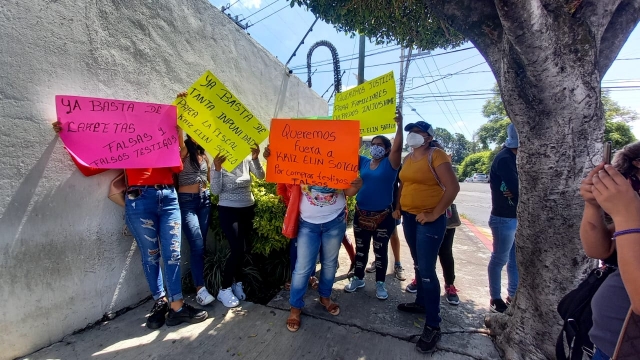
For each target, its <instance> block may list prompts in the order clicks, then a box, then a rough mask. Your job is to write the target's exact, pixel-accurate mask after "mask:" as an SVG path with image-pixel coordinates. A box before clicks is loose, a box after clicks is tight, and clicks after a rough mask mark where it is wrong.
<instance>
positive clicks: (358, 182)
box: [344, 178, 362, 196]
mask: <svg viewBox="0 0 640 360" xmlns="http://www.w3.org/2000/svg"><path fill="white" fill-rule="evenodd" d="M361 187H362V179H361V178H356V179H355V180H353V181H352V182H351V187H350V188H348V189H345V190H344V195H345V196H356V195H357V194H358V191H360V188H361Z"/></svg>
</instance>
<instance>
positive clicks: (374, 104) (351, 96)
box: [333, 71, 396, 136]
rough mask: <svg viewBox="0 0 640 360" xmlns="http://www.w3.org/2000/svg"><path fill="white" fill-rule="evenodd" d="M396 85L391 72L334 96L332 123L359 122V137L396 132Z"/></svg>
mask: <svg viewBox="0 0 640 360" xmlns="http://www.w3.org/2000/svg"><path fill="white" fill-rule="evenodd" d="M395 113H396V81H395V78H394V77H393V71H391V72H389V73H387V74H384V75H382V76H379V77H377V78H375V79H373V80H369V81H367V82H365V83H363V84H361V85H358V86H356V87H354V88H353V89H349V90H347V91H345V92H342V93H339V94H336V101H335V103H334V105H333V119H335V120H360V136H366V135H377V134H388V133H392V132H395V131H396V123H395V121H394V120H393V118H394V117H395Z"/></svg>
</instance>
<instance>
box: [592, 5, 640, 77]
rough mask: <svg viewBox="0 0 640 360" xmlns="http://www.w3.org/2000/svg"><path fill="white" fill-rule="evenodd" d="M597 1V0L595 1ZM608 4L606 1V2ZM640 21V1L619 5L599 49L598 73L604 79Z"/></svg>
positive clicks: (604, 33)
mask: <svg viewBox="0 0 640 360" xmlns="http://www.w3.org/2000/svg"><path fill="white" fill-rule="evenodd" d="M594 1H595V0H594ZM605 2H606V1H605ZM639 20H640V0H624V1H621V2H620V3H619V4H618V7H617V8H616V9H615V12H613V14H612V16H611V21H610V22H609V23H608V24H607V26H606V28H605V29H604V31H603V34H602V39H601V41H600V46H599V47H598V60H597V61H598V63H597V65H598V71H599V72H600V79H602V78H603V77H604V75H605V74H606V72H607V70H609V68H610V67H611V64H612V63H613V61H614V60H615V59H616V57H618V54H619V53H620V50H621V49H622V46H623V45H624V43H625V42H626V41H627V39H628V38H629V35H631V32H632V31H633V29H635V27H636V25H637V24H638V21H639Z"/></svg>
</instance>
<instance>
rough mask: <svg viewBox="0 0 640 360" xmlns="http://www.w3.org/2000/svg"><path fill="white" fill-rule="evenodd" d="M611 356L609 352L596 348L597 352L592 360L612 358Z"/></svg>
mask: <svg viewBox="0 0 640 360" xmlns="http://www.w3.org/2000/svg"><path fill="white" fill-rule="evenodd" d="M610 359H611V357H610V356H608V355H607V354H605V353H603V352H602V350H600V349H596V352H595V353H594V354H593V357H592V358H591V360H610Z"/></svg>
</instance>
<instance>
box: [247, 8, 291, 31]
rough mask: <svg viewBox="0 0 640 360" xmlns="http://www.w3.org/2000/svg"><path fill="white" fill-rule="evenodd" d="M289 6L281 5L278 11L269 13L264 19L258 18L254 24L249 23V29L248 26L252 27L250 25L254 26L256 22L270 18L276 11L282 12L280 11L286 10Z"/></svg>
mask: <svg viewBox="0 0 640 360" xmlns="http://www.w3.org/2000/svg"><path fill="white" fill-rule="evenodd" d="M287 7H289V5H285V6H283V7H281V8H280V9H278V10H276V11H274V12H272V13H271V14H269V15H267V16H265V17H263V18H262V19H260V20H258V21H256V22H254V23H253V24H249V26H247V29H248V28H250V27H252V26H253V25H255V24H258V23H260V22H261V21H262V20H266V19H268V18H270V17H271V16H272V15H274V14H276V13H278V12H280V11H282V10H284V9H286V8H287Z"/></svg>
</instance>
